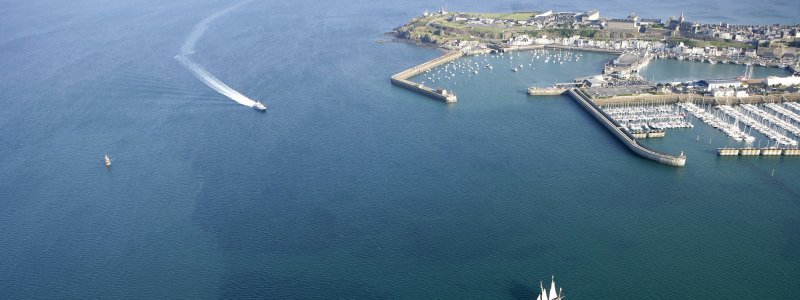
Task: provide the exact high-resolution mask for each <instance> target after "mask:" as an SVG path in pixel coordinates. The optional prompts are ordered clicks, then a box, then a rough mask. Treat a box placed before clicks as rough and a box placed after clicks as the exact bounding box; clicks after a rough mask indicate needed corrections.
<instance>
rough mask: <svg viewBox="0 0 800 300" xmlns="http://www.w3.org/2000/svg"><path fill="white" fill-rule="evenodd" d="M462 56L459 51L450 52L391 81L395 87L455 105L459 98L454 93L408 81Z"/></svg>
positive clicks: (398, 75)
mask: <svg viewBox="0 0 800 300" xmlns="http://www.w3.org/2000/svg"><path fill="white" fill-rule="evenodd" d="M462 56H464V53H463V52H461V51H459V50H456V51H450V52H448V53H446V54H445V55H442V56H440V57H437V58H434V59H432V60H429V61H427V62H424V63H422V64H420V65H417V66H415V67H411V68H410V69H407V70H405V71H402V72H400V73H397V74H394V75H392V77H391V79H390V81H391V83H392V84H393V85H395V86H399V87H402V88H405V89H407V90H410V91H412V92H415V93H418V94H420V95H424V96H428V97H431V98H433V99H436V100H441V101H444V102H446V103H455V102H456V101H458V98H457V97H456V95H455V94H453V93H452V91H447V90H445V89H433V88H430V87H427V86H425V85H423V84H421V83H416V82H413V81H411V80H408V78H411V77H413V76H415V75H419V74H421V73H423V72H425V71H428V70H430V69H433V68H435V67H438V66H440V65H443V64H446V63H448V62H451V61H453V60H456V59H458V58H459V57H462Z"/></svg>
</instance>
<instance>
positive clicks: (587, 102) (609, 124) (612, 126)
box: [567, 88, 686, 167]
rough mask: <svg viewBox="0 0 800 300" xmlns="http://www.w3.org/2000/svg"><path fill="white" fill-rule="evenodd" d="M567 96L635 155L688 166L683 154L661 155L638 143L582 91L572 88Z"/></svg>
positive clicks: (676, 165) (668, 163)
mask: <svg viewBox="0 0 800 300" xmlns="http://www.w3.org/2000/svg"><path fill="white" fill-rule="evenodd" d="M567 94H568V95H569V96H571V97H572V99H575V101H576V102H578V104H580V106H581V107H583V108H584V109H586V111H587V112H588V113H589V114H590V115H592V116H593V117H594V118H595V119H597V121H598V122H600V123H601V124H603V126H605V127H606V128H607V129H608V130H609V131H611V133H612V134H613V135H614V136H616V137H617V138H618V139H619V140H620V141H621V142H622V143H623V144H625V146H627V147H628V149H630V150H631V151H632V152H633V153H636V154H638V155H639V156H642V157H644V158H647V159H650V160H654V161H656V162H659V163H662V164H665V165H670V166H675V167H683V166H685V165H686V156H685V155H683V153H681V155H679V156H674V155H670V154H666V153H661V152H659V151H656V150H654V149H651V148H649V147H647V146H645V145H642V144H639V142H637V141H636V138H635V137H634V136H633V135H632V134H631V133H630V132H628V131H627V130H624V129H623V128H622V125H620V124H619V123H618V122H617V121H616V120H614V118H611V117H610V116H609V115H607V114H606V113H605V112H604V111H603V110H602V109H600V107H598V106H597V105H595V104H594V103H593V102H592V100H591V98H590V97H589V96H588V95H586V94H585V93H584V92H583V91H581V90H580V89H576V88H572V89H569V90H567Z"/></svg>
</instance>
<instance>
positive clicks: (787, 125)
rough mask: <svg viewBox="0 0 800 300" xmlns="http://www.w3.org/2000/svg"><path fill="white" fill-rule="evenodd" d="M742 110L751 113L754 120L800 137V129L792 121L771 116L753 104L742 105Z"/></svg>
mask: <svg viewBox="0 0 800 300" xmlns="http://www.w3.org/2000/svg"><path fill="white" fill-rule="evenodd" d="M741 107H742V109H744V110H745V111H747V112H749V113H750V114H751V117H753V118H754V119H759V121H761V122H762V123H768V124H771V125H773V126H774V127H777V128H778V129H783V130H784V131H785V132H786V133H791V134H794V135H795V136H800V128H798V127H797V126H795V125H793V124H792V121H791V120H789V121H787V120H784V119H782V118H780V117H778V116H776V115H773V114H770V113H768V112H766V111H764V110H761V109H759V108H758V107H757V106H755V105H752V104H742V105H741Z"/></svg>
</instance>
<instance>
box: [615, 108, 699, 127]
mask: <svg viewBox="0 0 800 300" xmlns="http://www.w3.org/2000/svg"><path fill="white" fill-rule="evenodd" d="M603 111H605V112H606V114H608V115H609V116H610V117H612V118H614V120H616V121H617V122H618V123H620V125H622V126H623V127H624V128H625V129H626V130H628V131H629V132H640V131H651V130H664V129H673V128H692V127H694V125H692V123H690V122H689V121H688V120H686V116H685V115H684V114H683V113H682V112H681V111H680V109H679V108H678V107H677V106H674V105H649V106H647V105H644V106H627V105H625V106H610V107H603Z"/></svg>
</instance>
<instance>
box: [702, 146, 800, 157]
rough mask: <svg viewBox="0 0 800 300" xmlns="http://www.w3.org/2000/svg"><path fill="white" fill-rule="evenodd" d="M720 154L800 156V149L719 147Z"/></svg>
mask: <svg viewBox="0 0 800 300" xmlns="http://www.w3.org/2000/svg"><path fill="white" fill-rule="evenodd" d="M717 153H718V154H719V155H720V156H781V155H783V156H800V149H781V148H719V149H718V152H717Z"/></svg>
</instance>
